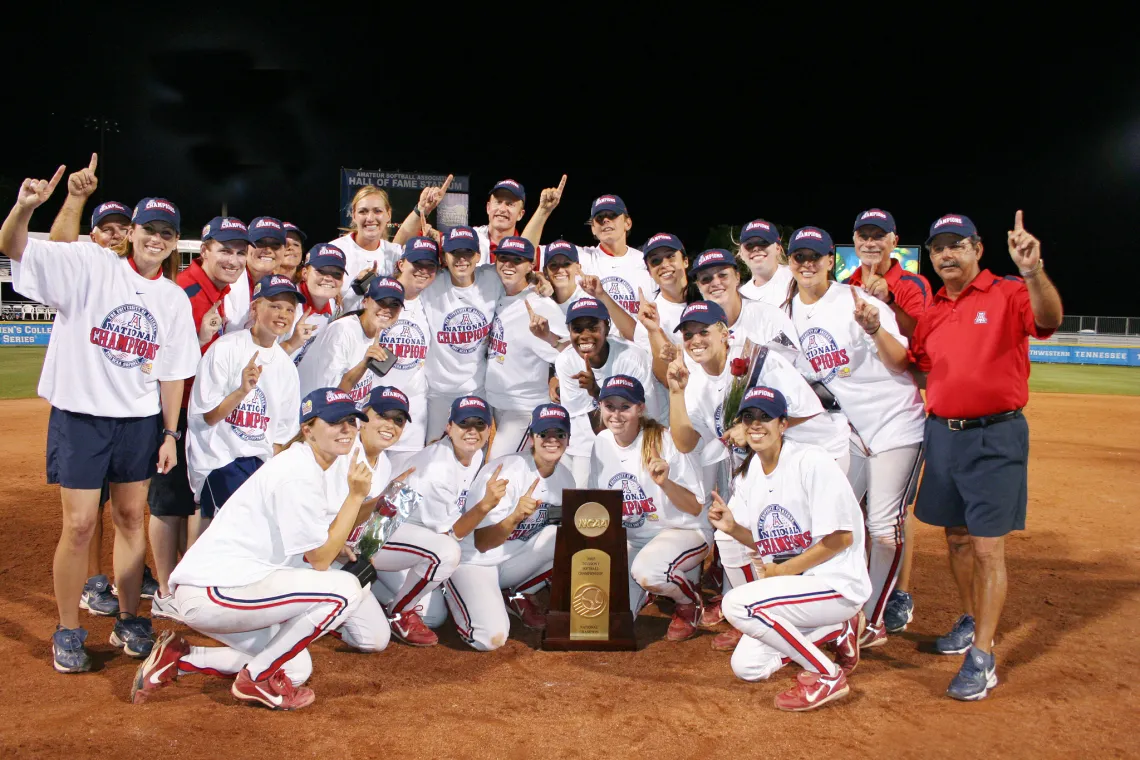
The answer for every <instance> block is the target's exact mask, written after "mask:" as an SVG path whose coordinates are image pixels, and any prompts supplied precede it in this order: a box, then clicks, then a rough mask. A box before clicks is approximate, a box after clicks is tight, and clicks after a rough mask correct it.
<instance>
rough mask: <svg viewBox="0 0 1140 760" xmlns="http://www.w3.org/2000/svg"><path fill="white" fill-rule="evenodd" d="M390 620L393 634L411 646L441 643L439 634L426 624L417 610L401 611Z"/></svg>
mask: <svg viewBox="0 0 1140 760" xmlns="http://www.w3.org/2000/svg"><path fill="white" fill-rule="evenodd" d="M388 622H389V623H390V624H391V626H392V635H393V636H395V637H396V638H397V639H399V640H400V641H402V642H404V643H405V644H408V645H409V646H413V647H434V646H435V645H436V644H438V643H439V636H436V635H435V631H433V630H432V629H430V628H428V627H427V625H425V624H424V620H423V618H421V617H420V616H419V613H417V612H416V611H415V610H409V611H407V612H401V613H399V614H397V615H396V616H395V617H394V618H392V619H391V620H389V621H388Z"/></svg>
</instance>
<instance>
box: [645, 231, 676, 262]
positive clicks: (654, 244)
mask: <svg viewBox="0 0 1140 760" xmlns="http://www.w3.org/2000/svg"><path fill="white" fill-rule="evenodd" d="M658 248H671V249H673V250H674V251H680V252H681V253H684V252H685V244H684V243H682V242H681V238H679V237H677V236H676V235H671V234H669V233H668V232H658V233H657V234H656V235H654V236H653V237H651V238H649V240H646V241H645V246H644V247H643V248H642V249H641V253H642V254H643V255H644V256H646V257H648V256H649V254H650V253H652V252H653V251H656V250H657V249H658Z"/></svg>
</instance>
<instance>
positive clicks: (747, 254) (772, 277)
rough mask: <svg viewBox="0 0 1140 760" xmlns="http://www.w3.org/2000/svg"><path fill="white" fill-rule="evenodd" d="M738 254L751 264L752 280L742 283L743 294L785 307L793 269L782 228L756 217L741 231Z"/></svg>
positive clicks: (749, 297) (741, 290)
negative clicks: (786, 259)
mask: <svg viewBox="0 0 1140 760" xmlns="http://www.w3.org/2000/svg"><path fill="white" fill-rule="evenodd" d="M736 255H737V257H739V258H740V260H741V261H743V262H744V263H745V264H747V265H748V269H749V271H751V272H752V279H751V280H749V281H748V282H746V283H744V284H743V285H741V286H740V295H742V296H744V297H745V298H748V299H751V300H753V301H760V302H762V303H766V304H768V305H769V306H775V307H776V308H777V309H779V308H782V307H783V306H784V304H785V303H786V302H787V300H788V288H789V287H790V286H791V284H792V272H791V270H789V269H788V266H787V264H785V263H783V262H784V260H785V256H784V247H783V246H782V245H781V244H780V230H779V229H777V227H776V225H774V224H772V223H771V222H767V221H765V220H763V219H754V220H753V221H751V222H749V223H748V224H746V225H744V229H743V230H741V231H740V248H739V249H738V250H737V252H736Z"/></svg>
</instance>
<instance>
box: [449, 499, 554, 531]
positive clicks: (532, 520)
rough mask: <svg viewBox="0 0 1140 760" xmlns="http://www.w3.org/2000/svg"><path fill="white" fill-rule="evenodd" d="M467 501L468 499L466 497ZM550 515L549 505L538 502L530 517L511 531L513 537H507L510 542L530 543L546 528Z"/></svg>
mask: <svg viewBox="0 0 1140 760" xmlns="http://www.w3.org/2000/svg"><path fill="white" fill-rule="evenodd" d="M465 500H466V497H465ZM549 513H550V509H549V505H547V503H546V502H545V501H540V502H538V506H537V507H535V510H534V512H533V513H532V514H531V516H530V517H528V518H526V519H525V520H523V521H522V522H521V523H519V524H518V525H517V526H515V529H514V530H512V531H511V535H509V536H507V540H508V541H529V540H531V539H532V538H534V537H535V536H537V535H538V532H539V531H540V530H542V529H543V528H545V527H546V516H547V515H548V514H549Z"/></svg>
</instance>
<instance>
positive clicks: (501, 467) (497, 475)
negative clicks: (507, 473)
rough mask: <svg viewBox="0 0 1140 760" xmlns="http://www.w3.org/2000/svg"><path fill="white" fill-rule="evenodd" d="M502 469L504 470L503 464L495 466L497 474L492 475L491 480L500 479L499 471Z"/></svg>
mask: <svg viewBox="0 0 1140 760" xmlns="http://www.w3.org/2000/svg"><path fill="white" fill-rule="evenodd" d="M502 471H503V466H502V465H499V466H498V467H496V468H495V474H494V475H492V476H491V480H498V479H499V473H500V472H502Z"/></svg>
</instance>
